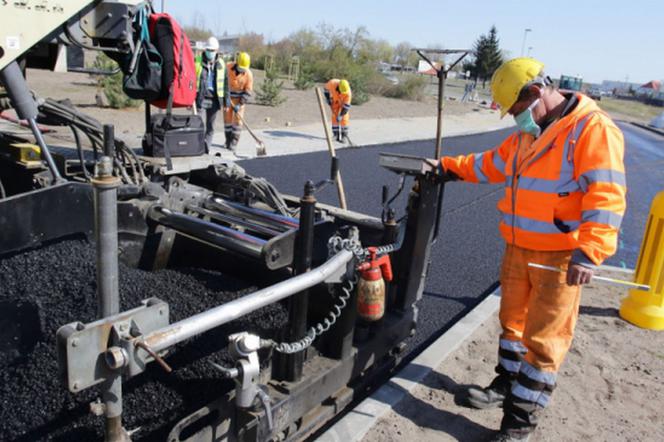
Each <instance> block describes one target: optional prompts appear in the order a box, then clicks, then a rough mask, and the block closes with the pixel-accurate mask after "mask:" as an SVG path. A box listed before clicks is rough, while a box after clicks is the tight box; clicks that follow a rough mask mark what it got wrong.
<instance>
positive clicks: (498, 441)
mask: <svg viewBox="0 0 664 442" xmlns="http://www.w3.org/2000/svg"><path fill="white" fill-rule="evenodd" d="M528 439H530V433H525V434H521V435H519V434H512V433H509V432H503V431H499V432H498V433H496V434H495V435H494V436H493V437H492V438H491V439H490V442H528Z"/></svg>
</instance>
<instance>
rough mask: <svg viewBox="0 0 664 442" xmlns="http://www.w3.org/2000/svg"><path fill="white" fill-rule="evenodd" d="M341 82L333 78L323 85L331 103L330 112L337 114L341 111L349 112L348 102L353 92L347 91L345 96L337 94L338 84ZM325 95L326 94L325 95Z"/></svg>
mask: <svg viewBox="0 0 664 442" xmlns="http://www.w3.org/2000/svg"><path fill="white" fill-rule="evenodd" d="M340 81H341V80H339V79H337V78H333V79H332V80H330V81H328V82H327V83H326V84H325V89H327V92H328V94H329V96H330V101H331V102H332V112H334V113H338V112H340V111H341V110H342V109H346V111H348V110H350V106H351V104H350V102H351V100H352V97H353V92H352V91H349V92H348V93H347V94H342V93H341V92H339V82H340ZM326 95H327V94H326Z"/></svg>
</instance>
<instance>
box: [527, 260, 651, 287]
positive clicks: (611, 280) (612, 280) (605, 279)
mask: <svg viewBox="0 0 664 442" xmlns="http://www.w3.org/2000/svg"><path fill="white" fill-rule="evenodd" d="M528 267H533V268H536V269H543V270H550V271H552V272H558V273H564V272H565V270H563V269H560V268H558V267H552V266H545V265H543V264H535V263H534V262H529V263H528ZM592 279H593V280H597V281H603V282H607V283H609V284H614V285H618V286H622V287H629V288H632V289H637V290H645V291H649V290H650V286H649V285H646V284H639V283H636V282H631V281H625V280H624V279H616V278H609V277H608V276H595V275H593V278H592Z"/></svg>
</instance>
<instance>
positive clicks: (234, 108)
mask: <svg viewBox="0 0 664 442" xmlns="http://www.w3.org/2000/svg"><path fill="white" fill-rule="evenodd" d="M233 111H234V112H235V113H236V114H238V113H240V105H239V104H236V105H235V106H233Z"/></svg>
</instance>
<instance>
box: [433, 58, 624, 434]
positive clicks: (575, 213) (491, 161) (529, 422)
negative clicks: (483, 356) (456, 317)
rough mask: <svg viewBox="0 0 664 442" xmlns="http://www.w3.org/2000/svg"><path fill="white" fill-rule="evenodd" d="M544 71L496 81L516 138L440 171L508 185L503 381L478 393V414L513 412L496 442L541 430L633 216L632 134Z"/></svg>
mask: <svg viewBox="0 0 664 442" xmlns="http://www.w3.org/2000/svg"><path fill="white" fill-rule="evenodd" d="M543 66H544V65H543V64H542V63H540V62H539V61H537V60H534V59H532V58H517V59H514V60H510V61H508V62H506V63H504V64H503V65H502V66H501V67H499V68H498V69H497V70H496V72H495V73H494V75H493V78H492V80H491V92H492V95H493V100H494V101H495V102H496V103H497V104H498V105H500V108H501V115H502V116H505V115H506V114H508V113H509V114H510V115H512V116H513V117H514V119H515V121H516V124H517V126H518V130H517V131H516V132H515V133H513V134H512V135H510V136H509V137H508V138H507V139H506V140H505V141H503V143H501V144H500V145H499V146H498V147H496V148H495V149H492V150H489V151H486V152H483V153H476V154H470V155H462V156H458V157H443V158H441V159H440V162H439V163H438V164H439V167H440V172H441V174H442V176H443V177H444V179H447V180H453V179H462V180H464V181H470V182H474V183H504V184H505V195H504V198H503V199H502V201H500V202H499V203H498V208H499V210H500V211H501V212H502V222H501V223H500V232H501V234H502V235H503V237H504V239H505V241H506V243H507V247H506V250H505V255H504V257H503V263H502V269H501V274H500V283H501V293H502V296H501V303H500V313H499V317H500V323H501V326H502V334H501V336H500V340H499V346H498V365H497V367H496V373H497V376H496V377H495V378H494V380H493V381H492V382H491V384H490V385H489V386H488V387H487V388H476V387H471V388H469V389H468V391H467V399H468V403H469V405H471V406H473V407H476V408H491V407H500V406H502V407H503V420H502V423H501V427H500V432H499V433H498V434H497V436H496V438H495V439H494V440H496V441H515V440H527V439H528V438H529V435H530V434H531V433H532V431H533V430H534V429H535V426H536V425H537V417H538V415H539V414H540V411H541V410H542V409H543V408H545V407H546V406H547V405H548V403H549V400H550V398H551V394H552V393H553V390H554V388H555V386H556V376H557V372H558V371H559V369H560V366H561V364H562V362H563V360H564V358H565V355H566V354H567V351H568V350H569V348H570V345H571V343H572V337H573V334H574V326H575V324H576V320H577V317H578V311H579V298H580V294H581V285H583V284H586V283H588V282H589V281H590V280H591V279H592V277H593V271H594V269H595V268H596V266H598V265H600V264H601V263H602V262H603V261H604V260H605V259H606V258H608V257H609V256H611V255H613V254H614V253H615V251H616V247H617V238H618V231H619V229H620V224H621V221H622V217H623V214H624V212H625V204H626V203H625V193H626V190H627V189H626V183H625V167H624V164H623V153H624V141H623V135H622V133H621V131H620V129H618V127H617V126H616V125H615V124H614V123H613V121H612V120H611V118H609V117H608V116H607V115H606V114H605V113H604V112H602V111H601V110H600V109H599V108H598V107H597V105H596V104H595V102H594V101H593V100H591V99H589V98H587V97H586V96H584V95H582V94H579V93H568V94H567V93H561V92H560V91H558V90H557V89H555V87H554V86H553V84H552V82H551V80H550V79H549V78H548V77H547V76H546V75H545V74H544V73H543V70H542V69H543ZM532 263H534V264H537V265H534V266H533V265H529V264H532ZM547 268H555V269H560V270H562V272H553V271H550V270H548V269H547Z"/></svg>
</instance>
